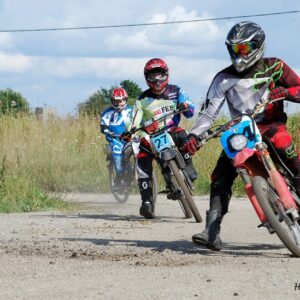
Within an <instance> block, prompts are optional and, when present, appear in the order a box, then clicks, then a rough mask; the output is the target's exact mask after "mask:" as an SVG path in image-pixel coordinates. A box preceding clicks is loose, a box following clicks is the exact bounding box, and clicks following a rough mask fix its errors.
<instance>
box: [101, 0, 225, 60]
mask: <svg viewBox="0 0 300 300" xmlns="http://www.w3.org/2000/svg"><path fill="white" fill-rule="evenodd" d="M212 17H213V16H212V15H210V14H208V13H206V12H203V13H202V15H200V16H199V15H198V13H197V11H196V10H192V11H190V12H188V11H187V10H186V9H185V8H184V7H182V6H179V5H177V6H175V7H174V8H173V9H172V10H170V11H169V12H168V13H166V14H155V15H153V16H152V18H151V19H150V20H147V21H146V22H147V23H154V22H167V21H168V22H172V21H183V20H195V19H207V18H212ZM226 32H227V28H224V26H223V27H219V26H217V24H216V23H215V22H213V21H207V22H193V23H192V22H191V23H180V24H175V25H174V24H172V25H158V26H150V27H144V28H143V29H141V30H139V31H136V32H134V33H133V34H131V35H124V34H121V33H115V34H113V35H110V36H109V37H108V38H107V39H106V40H105V45H106V46H107V47H108V48H109V49H110V50H111V51H118V50H119V49H120V47H121V48H122V49H123V50H124V51H125V50H136V51H138V50H142V51H148V52H149V51H154V50H159V51H160V52H161V53H162V55H167V54H168V55H175V54H180V55H182V54H183V53H184V54H185V55H186V54H190V55H193V54H194V55H195V54H197V55H199V53H208V52H210V51H211V49H210V50H208V49H209V48H211V47H212V44H213V42H214V41H216V40H218V39H222V40H224V37H225V36H226Z"/></svg>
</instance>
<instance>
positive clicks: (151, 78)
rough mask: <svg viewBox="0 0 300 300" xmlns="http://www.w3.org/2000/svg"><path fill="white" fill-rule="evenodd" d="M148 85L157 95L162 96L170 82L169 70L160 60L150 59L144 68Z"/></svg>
mask: <svg viewBox="0 0 300 300" xmlns="http://www.w3.org/2000/svg"><path fill="white" fill-rule="evenodd" d="M144 76H145V79H146V82H147V85H148V86H149V88H150V89H151V91H152V92H153V93H155V94H161V93H162V92H163V91H164V90H165V88H166V86H167V84H168V81H169V68H168V66H167V64H166V62H165V61H164V60H162V59H160V58H153V59H150V60H149V61H148V62H147V63H146V65H145V67H144Z"/></svg>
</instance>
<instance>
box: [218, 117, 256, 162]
mask: <svg viewBox="0 0 300 300" xmlns="http://www.w3.org/2000/svg"><path fill="white" fill-rule="evenodd" d="M253 125H254V128H253ZM237 134H241V135H244V136H245V137H246V138H247V139H248V143H247V146H246V148H250V149H253V148H254V147H255V144H256V143H259V142H261V141H262V137H261V134H260V132H259V129H258V127H257V125H256V123H253V122H252V119H251V118H249V117H248V116H244V117H243V118H242V120H241V122H239V123H238V124H236V125H234V126H232V127H230V128H229V129H228V130H226V131H225V132H224V133H223V134H222V136H221V139H220V141H221V144H222V147H223V149H224V151H225V153H226V155H227V156H228V157H229V158H234V157H235V156H236V155H237V153H238V152H239V151H236V150H234V149H232V147H231V144H230V139H231V138H232V137H233V136H234V135H237Z"/></svg>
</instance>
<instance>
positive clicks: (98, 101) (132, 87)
mask: <svg viewBox="0 0 300 300" xmlns="http://www.w3.org/2000/svg"><path fill="white" fill-rule="evenodd" d="M120 86H121V87H123V88H124V89H125V90H126V91H127V93H128V98H129V100H128V102H129V104H133V103H134V102H135V100H136V99H137V98H138V96H139V95H140V94H141V93H142V89H141V88H140V87H139V86H138V84H137V83H135V82H133V81H131V80H123V81H121V82H120ZM115 87H116V86H115V85H113V86H111V87H110V88H109V89H105V88H100V89H99V90H97V91H96V92H95V93H93V94H92V95H91V96H90V97H89V98H88V99H87V100H86V101H85V102H82V103H80V104H79V105H78V112H79V114H80V115H84V114H85V115H89V116H98V115H99V114H100V113H101V111H103V110H104V109H105V108H106V107H108V106H109V105H110V95H111V93H112V90H113V89H114V88H115Z"/></svg>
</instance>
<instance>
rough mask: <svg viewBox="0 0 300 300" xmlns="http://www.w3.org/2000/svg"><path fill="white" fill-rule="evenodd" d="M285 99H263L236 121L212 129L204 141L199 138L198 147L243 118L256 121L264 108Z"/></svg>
mask: <svg viewBox="0 0 300 300" xmlns="http://www.w3.org/2000/svg"><path fill="white" fill-rule="evenodd" d="M284 99H285V98H278V99H276V100H269V99H265V100H263V99H262V101H260V102H258V103H257V104H256V105H255V106H254V108H253V109H252V110H248V111H246V112H245V113H242V114H240V115H239V116H237V117H235V118H234V119H232V120H230V121H228V122H226V123H225V124H223V125H221V126H219V127H218V128H217V129H216V130H214V131H211V130H210V129H209V130H208V131H206V132H205V133H204V134H206V136H205V137H204V138H202V139H200V138H199V142H198V147H199V148H200V147H202V146H203V145H204V144H205V143H206V142H207V141H209V140H211V139H213V138H216V137H218V136H219V135H220V133H222V132H224V131H226V130H227V129H229V128H230V127H232V126H233V125H235V124H237V123H238V122H240V120H241V119H242V117H243V116H249V117H250V118H251V119H254V118H255V117H256V115H257V114H258V113H259V112H260V110H261V109H262V108H265V107H266V106H267V105H268V104H270V103H273V102H277V101H282V100H284Z"/></svg>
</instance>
